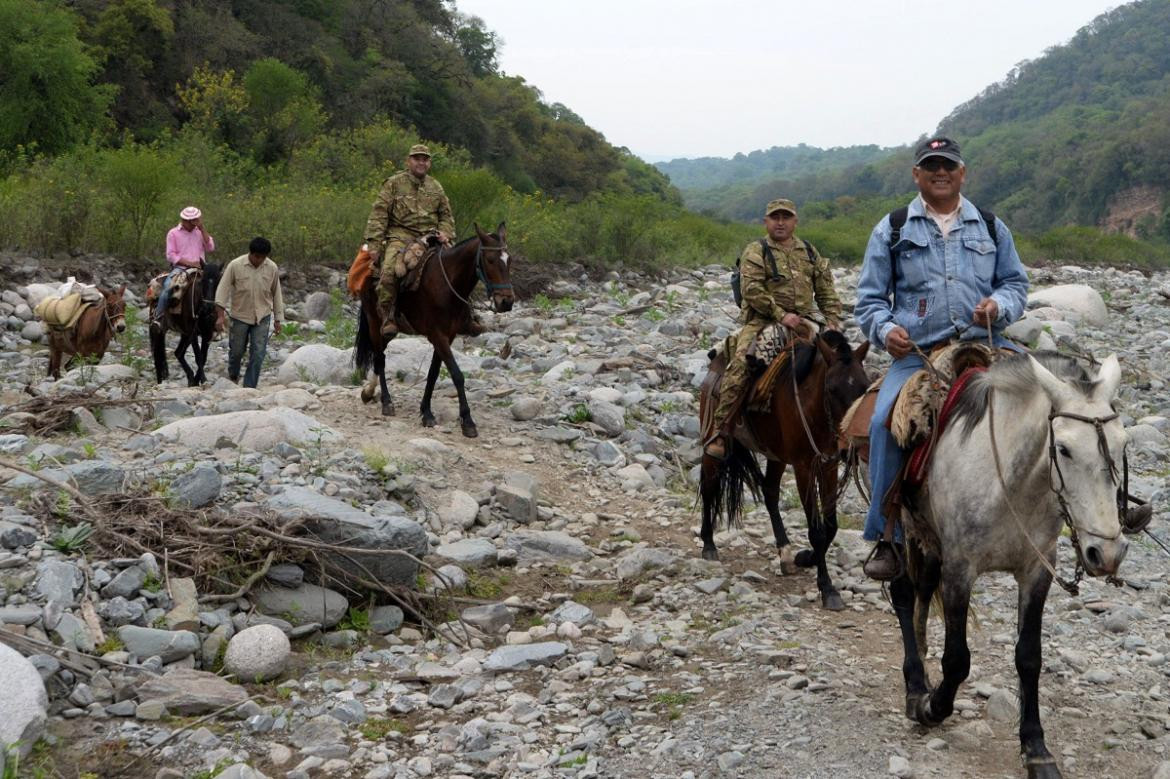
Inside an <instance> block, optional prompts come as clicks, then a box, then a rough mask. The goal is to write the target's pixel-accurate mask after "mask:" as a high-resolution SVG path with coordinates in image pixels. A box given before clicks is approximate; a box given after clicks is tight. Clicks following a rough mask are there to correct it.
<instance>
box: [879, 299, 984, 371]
mask: <svg viewBox="0 0 1170 779" xmlns="http://www.w3.org/2000/svg"><path fill="white" fill-rule="evenodd" d="M992 304H993V305H994V301H992ZM913 348H914V342H913V341H911V340H910V334H909V333H907V332H906V328H904V327H895V328H894V329H893V330H891V331H890V333H889V335H887V336H886V351H887V352H889V353H890V356H891V357H893V358H894V359H895V360H898V359H901V358H903V357H905V356H906V355H908V354H910V351H911V350H912V349H913Z"/></svg>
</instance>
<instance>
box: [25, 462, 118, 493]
mask: <svg viewBox="0 0 1170 779" xmlns="http://www.w3.org/2000/svg"><path fill="white" fill-rule="evenodd" d="M38 475H40V476H43V477H45V478H47V479H50V480H51V481H54V482H57V483H58V484H75V485H77V489H78V490H79V491H80V492H82V493H83V494H85V495H108V494H114V493H119V492H122V490H123V488H124V487H125V485H126V472H125V471H124V470H122V469H121V468H119V467H118V466H117V465H114V464H113V463H108V462H105V461H104V460H83V461H82V462H76V463H69V464H68V465H66V466H65V467H64V468H45V469H43V470H41V471H39V472H38ZM7 486H8V487H10V488H14V489H20V488H25V487H31V488H35V489H44V488H45V483H44V481H42V480H41V479H38V478H35V477H33V476H29V475H27V474H23V473H22V474H20V475H19V476H17V477H15V478H13V479H10V480H9V481H8V484H7Z"/></svg>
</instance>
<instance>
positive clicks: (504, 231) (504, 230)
mask: <svg viewBox="0 0 1170 779" xmlns="http://www.w3.org/2000/svg"><path fill="white" fill-rule="evenodd" d="M496 235H498V236H500V243H504V241H506V240H508V226H507V224H505V223H504V222H500V224H499V226H498V227H496Z"/></svg>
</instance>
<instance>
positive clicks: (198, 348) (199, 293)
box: [150, 263, 220, 387]
mask: <svg viewBox="0 0 1170 779" xmlns="http://www.w3.org/2000/svg"><path fill="white" fill-rule="evenodd" d="M219 277H220V267H219V266H218V265H216V264H214V263H206V264H204V266H203V270H202V272H201V273H199V274H196V275H195V278H194V279H192V280H191V282H190V283H189V284H188V285H187V286H186V287H184V288H183V291H182V293H181V294H180V296H179V305H178V307H177V309H172V308H170V306H168V311H167V312H166V314H165V315H164V316H163V321H162V325H163V326H162V329H161V330H160V331H158V332H154V331H153V330H152V331H151V333H150V353H151V355H152V356H153V358H154V375H155V379H157V380H158V381H159V382H160V383H161V382H162V381H163V380H164V379H167V378H170V375H171V369H170V368H169V367H168V366H167V330H168V329H174V330H176V331H178V333H179V344H178V346H176V347H175V358H176V359H177V360H178V361H179V366H180V367H181V368H182V369H183V373H185V374H186V375H187V386H188V387H198V386H199V385H200V384H205V383H206V382H207V376H205V375H204V373H203V366H204V365H205V364H207V349H208V348H209V347H210V346H211V338H212V336H214V335H215V321H216V311H215V290H216V288H217V287H218V286H219ZM150 305H152V306H153V305H154V303H153V302H151V304H150ZM188 347H191V348H192V349H193V350H194V352H195V370H191V366H190V365H188V364H187V348H188Z"/></svg>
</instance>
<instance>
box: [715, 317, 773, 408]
mask: <svg viewBox="0 0 1170 779" xmlns="http://www.w3.org/2000/svg"><path fill="white" fill-rule="evenodd" d="M770 324H771V322H769V321H767V320H765V319H760V320H755V321H752V322H749V323H748V324H746V325H744V326H743V329H742V330H740V331H739V332H738V333H736V334H735V335H734V336H732V338H733V339H734V343H735V349H734V351H732V352H731V354H730V355H729V358H728V360H727V368H726V369H725V370H724V371H723V384H722V385H721V386H720V387H719V405H718V406H716V407H715V429H716V430H719V429H721V428H722V427H723V425H724V423H725V422H726V421H727V415H728V414H730V413H731V409H732V407H733V406H734V405H735V403H736V400H738V399H739V396H740V393H742V392H743V391H744V385H745V384H747V380H748V368H747V351H748V347H750V346H751V345H752V342H754V341H755V340H756V338H757V337H758V336H759V335H760V331H761V330H763V329H764V328H765V327H767V326H768V325H770ZM729 340H730V339H729ZM728 348H729V349H730V348H731V344H730V343H729V344H728Z"/></svg>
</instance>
